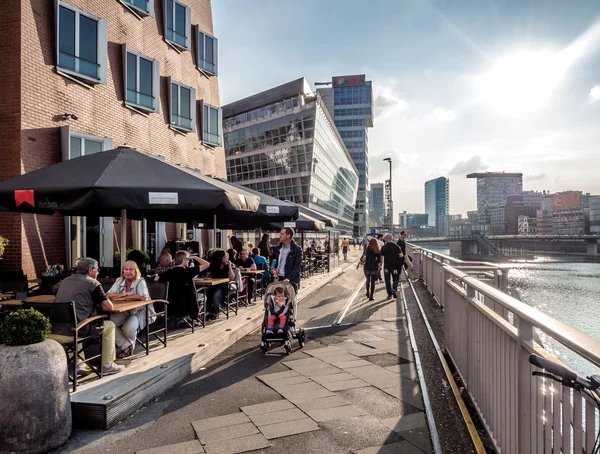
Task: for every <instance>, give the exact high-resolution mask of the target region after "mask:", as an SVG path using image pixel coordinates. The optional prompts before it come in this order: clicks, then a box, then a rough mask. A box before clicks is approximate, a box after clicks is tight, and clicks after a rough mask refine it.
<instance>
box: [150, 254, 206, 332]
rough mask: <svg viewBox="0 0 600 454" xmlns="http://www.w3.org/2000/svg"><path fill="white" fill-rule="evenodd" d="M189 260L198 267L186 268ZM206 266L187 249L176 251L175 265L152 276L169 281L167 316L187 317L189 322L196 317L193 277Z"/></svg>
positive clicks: (196, 305) (204, 262)
mask: <svg viewBox="0 0 600 454" xmlns="http://www.w3.org/2000/svg"><path fill="white" fill-rule="evenodd" d="M191 260H194V261H196V262H197V263H198V266H199V268H197V267H192V268H188V265H189V263H190V261H191ZM208 266H209V263H208V262H207V261H206V260H203V259H201V258H200V257H195V256H192V255H190V254H189V252H187V251H177V253H176V254H175V265H174V266H173V267H172V268H170V269H168V270H166V271H165V272H163V273H161V274H160V275H158V276H156V277H155V278H154V280H157V281H159V282H168V283H169V298H168V299H169V317H171V316H172V317H179V318H184V317H189V318H190V319H191V322H195V321H196V320H197V319H198V313H199V311H198V300H197V298H196V289H195V287H194V278H195V277H196V276H197V275H198V274H200V273H201V272H203V271H204V270H205V269H207V268H208Z"/></svg>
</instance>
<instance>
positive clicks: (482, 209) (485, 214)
mask: <svg viewBox="0 0 600 454" xmlns="http://www.w3.org/2000/svg"><path fill="white" fill-rule="evenodd" d="M467 178H476V179H477V222H478V223H479V224H489V223H490V222H491V218H490V209H491V208H492V207H499V206H504V205H505V204H506V199H507V197H508V196H510V195H521V194H522V193H523V174H522V173H504V172H485V173H471V174H469V175H467Z"/></svg>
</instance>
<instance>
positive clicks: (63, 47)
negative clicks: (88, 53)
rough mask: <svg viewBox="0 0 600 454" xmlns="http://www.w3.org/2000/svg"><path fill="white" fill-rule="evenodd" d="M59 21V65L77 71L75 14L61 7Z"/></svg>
mask: <svg viewBox="0 0 600 454" xmlns="http://www.w3.org/2000/svg"><path fill="white" fill-rule="evenodd" d="M58 21H59V24H60V29H59V31H58V47H59V57H58V64H59V65H60V66H62V67H64V68H67V69H72V70H75V12H74V11H71V10H70V9H67V8H64V7H62V6H61V7H60V9H59V19H58Z"/></svg>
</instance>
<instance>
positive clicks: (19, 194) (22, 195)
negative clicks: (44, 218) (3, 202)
mask: <svg viewBox="0 0 600 454" xmlns="http://www.w3.org/2000/svg"><path fill="white" fill-rule="evenodd" d="M22 203H28V204H29V205H31V206H32V207H34V206H35V201H34V198H33V189H24V190H17V191H15V204H16V206H19V205H21V204H22Z"/></svg>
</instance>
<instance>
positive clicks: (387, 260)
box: [381, 233, 402, 298]
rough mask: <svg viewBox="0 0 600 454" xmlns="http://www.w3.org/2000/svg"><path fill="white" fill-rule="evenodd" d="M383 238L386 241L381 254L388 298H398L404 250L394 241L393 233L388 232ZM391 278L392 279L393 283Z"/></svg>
mask: <svg viewBox="0 0 600 454" xmlns="http://www.w3.org/2000/svg"><path fill="white" fill-rule="evenodd" d="M383 240H384V241H385V245H384V246H383V247H382V248H381V256H382V257H383V271H384V278H385V289H386V290H387V294H388V298H397V297H398V281H399V280H400V270H401V269H402V259H401V254H402V251H401V250H400V247H399V246H398V245H397V244H396V243H394V238H393V237H392V234H391V233H387V234H386V235H385V236H384V237H383ZM390 280H391V281H392V282H391V283H390Z"/></svg>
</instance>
